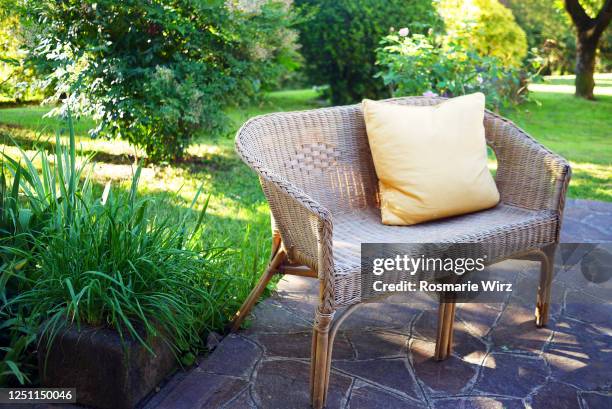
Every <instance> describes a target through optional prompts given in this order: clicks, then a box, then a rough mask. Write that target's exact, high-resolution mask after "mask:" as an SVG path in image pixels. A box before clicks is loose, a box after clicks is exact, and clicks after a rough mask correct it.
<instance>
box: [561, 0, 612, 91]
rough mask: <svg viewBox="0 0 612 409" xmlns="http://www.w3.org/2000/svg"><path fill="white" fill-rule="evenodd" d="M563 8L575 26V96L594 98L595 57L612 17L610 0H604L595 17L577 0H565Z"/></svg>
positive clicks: (611, 0) (611, 2) (611, 1)
mask: <svg viewBox="0 0 612 409" xmlns="http://www.w3.org/2000/svg"><path fill="white" fill-rule="evenodd" d="M565 9H566V10H567V12H568V13H569V15H570V17H571V19H572V22H573V23H574V26H575V27H576V96H578V97H582V98H586V99H595V98H594V96H593V88H595V80H594V79H593V74H594V73H595V57H596V55H597V46H598V43H599V39H600V38H601V35H602V34H603V32H604V30H605V29H606V27H607V26H608V24H610V20H611V19H612V0H606V1H605V3H604V5H603V6H602V8H601V9H600V10H599V12H598V13H597V15H596V16H595V17H591V16H589V15H588V14H587V12H586V11H585V9H584V7H583V6H582V5H581V4H580V1H579V0H565Z"/></svg>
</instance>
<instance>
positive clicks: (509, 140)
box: [236, 97, 561, 212]
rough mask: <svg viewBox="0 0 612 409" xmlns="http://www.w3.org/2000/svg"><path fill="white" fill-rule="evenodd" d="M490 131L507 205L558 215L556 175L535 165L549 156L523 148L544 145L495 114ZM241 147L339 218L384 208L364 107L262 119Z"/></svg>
mask: <svg viewBox="0 0 612 409" xmlns="http://www.w3.org/2000/svg"><path fill="white" fill-rule="evenodd" d="M442 100H443V99H442V98H428V97H406V98H397V99H392V100H389V102H392V103H397V104H404V105H407V104H411V105H434V104H437V103H440V102H441V101H442ZM484 125H485V130H486V137H487V143H488V144H489V146H491V147H492V148H493V150H494V151H495V154H496V155H497V158H498V160H499V161H500V162H503V166H502V164H501V163H500V167H499V168H498V171H497V176H496V183H497V185H498V188H499V189H500V192H501V196H502V201H504V202H506V203H508V204H516V205H518V206H521V207H525V208H533V209H541V208H549V209H554V208H555V207H556V202H557V200H558V198H559V195H560V194H561V191H560V188H561V186H560V185H559V184H558V183H556V180H555V179H554V178H552V177H551V176H552V175H554V174H555V172H552V173H551V172H541V171H540V169H537V168H536V167H534V166H533V164H534V163H539V162H541V161H540V159H541V158H539V156H549V155H551V154H550V152H549V151H548V150H546V149H539V150H533V155H536V156H537V157H534V156H532V155H531V154H530V153H529V150H525V149H522V148H521V146H529V145H533V146H535V145H537V146H540V144H538V143H537V142H536V141H534V140H533V139H532V138H530V137H529V136H528V135H526V134H525V133H523V132H522V131H521V130H520V129H518V128H516V127H515V126H513V125H512V123H510V122H509V121H507V120H505V119H503V118H501V117H499V116H497V115H494V114H492V113H490V112H487V113H486V115H485V121H484ZM236 146H237V149H238V151H239V152H240V154H241V156H242V157H243V159H244V160H245V161H246V162H247V163H248V164H249V165H250V166H251V167H253V168H254V169H255V170H257V171H258V172H259V173H260V174H262V170H263V171H265V169H268V170H270V171H271V172H272V173H274V174H276V175H280V176H281V177H282V178H284V179H285V180H286V181H288V182H290V183H291V184H293V185H295V186H297V187H298V188H300V189H301V190H303V191H304V192H305V193H306V194H308V195H309V196H311V197H312V198H313V199H315V200H317V201H318V202H319V203H320V204H321V205H323V206H325V207H327V208H328V209H330V210H331V211H333V212H340V211H350V210H351V209H355V208H362V207H366V206H375V205H377V200H378V199H377V197H378V194H377V192H378V186H377V185H378V184H377V179H376V173H375V171H374V165H373V162H372V157H371V153H370V148H369V145H368V139H367V135H366V131H365V123H364V120H363V115H362V112H361V107H360V105H351V106H343V107H332V108H323V109H316V110H310V111H301V112H286V113H276V114H270V115H264V116H261V117H257V118H254V119H252V120H250V121H249V122H247V123H246V124H245V125H244V126H243V128H242V129H241V130H240V132H239V134H238V138H237V141H236ZM551 157H552V156H551ZM551 166H553V165H551ZM525 179H529V180H531V181H532V182H533V183H531V184H530V185H529V186H527V188H526V187H525V184H524V183H522V182H521V181H523V180H525ZM519 182H521V183H519ZM551 193H552V194H551Z"/></svg>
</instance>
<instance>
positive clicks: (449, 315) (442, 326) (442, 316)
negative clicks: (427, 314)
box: [434, 301, 455, 361]
mask: <svg viewBox="0 0 612 409" xmlns="http://www.w3.org/2000/svg"><path fill="white" fill-rule="evenodd" d="M454 321H455V303H454V302H442V301H441V302H440V306H439V307H438V334H437V338H436V351H435V355H434V358H435V359H436V361H443V360H445V359H446V358H448V357H449V356H450V354H451V352H452V351H453V323H454Z"/></svg>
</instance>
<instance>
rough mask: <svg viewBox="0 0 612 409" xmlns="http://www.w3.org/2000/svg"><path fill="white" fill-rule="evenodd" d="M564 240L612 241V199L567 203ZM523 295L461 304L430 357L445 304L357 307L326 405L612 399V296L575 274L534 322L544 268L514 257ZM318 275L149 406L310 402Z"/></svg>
mask: <svg viewBox="0 0 612 409" xmlns="http://www.w3.org/2000/svg"><path fill="white" fill-rule="evenodd" d="M561 237H562V240H563V241H565V242H590V241H592V242H600V241H612V203H600V202H594V201H585V200H570V201H569V202H568V204H567V210H566V218H565V221H564V224H563V229H562V233H561ZM496 269H497V271H496V273H499V274H503V275H504V276H509V275H513V277H515V285H516V288H517V293H515V294H513V295H512V296H510V297H509V298H508V299H507V300H506V302H505V303H503V304H501V303H500V304H461V305H458V306H457V315H456V323H455V325H456V328H455V349H454V352H453V355H452V356H451V357H450V358H449V359H448V360H446V361H443V362H435V361H434V360H433V359H432V355H433V348H434V345H435V328H436V319H437V315H436V307H437V305H436V303H435V302H433V300H432V299H430V298H428V297H426V296H419V295H415V296H414V297H412V298H411V299H409V300H406V299H405V298H401V297H400V298H395V297H389V299H388V300H387V302H385V303H378V304H367V305H364V306H363V307H360V308H359V309H357V311H356V312H355V313H354V314H353V315H352V316H350V317H349V318H348V319H347V320H346V321H345V323H344V324H343V326H342V327H341V330H340V333H339V335H338V337H337V339H336V342H335V345H334V353H333V362H332V374H331V378H330V389H329V397H328V404H327V408H329V409H332V408H334V409H335V408H342V409H345V408H346V409H355V408H359V409H370V408H385V409H395V408H407V409H410V408H418V409H424V408H430V409H456V408H460V409H471V408H474V409H476V408H478V409H487V408H491V409H492V408H500V409H501V408H511V409H514V408H517V409H518V408H532V409H548V408H555V409H574V408H577V409H609V408H612V306H611V304H610V300H612V294H611V291H610V287H609V286H608V287H604V286H601V285H593V283H592V282H589V281H588V280H586V279H585V278H584V276H583V275H582V274H580V273H579V272H576V271H573V272H572V271H565V272H563V273H561V274H559V275H557V276H556V277H555V281H554V286H553V305H552V306H551V320H550V324H549V326H548V328H541V329H537V328H536V327H535V325H534V323H533V309H534V304H535V288H536V286H537V277H538V271H539V265H538V263H535V262H529V261H505V262H503V263H500V264H499V265H498V266H496ZM316 299H317V282H316V280H313V279H309V278H303V277H296V276H287V277H284V278H283V279H282V280H281V281H280V282H279V284H278V288H277V291H276V293H275V294H274V295H273V296H271V297H270V298H268V299H267V300H265V301H263V302H261V303H260V304H258V305H257V307H256V308H255V309H254V311H253V315H252V317H251V319H250V322H249V326H248V328H247V329H245V330H241V331H239V332H238V333H237V334H233V335H229V336H227V337H226V338H224V339H223V341H222V342H221V343H220V344H219V346H218V347H217V348H216V349H215V350H214V351H213V352H212V354H210V355H209V356H208V357H206V358H204V359H202V360H201V362H200V364H199V365H198V366H197V367H195V368H193V369H191V370H190V371H188V372H180V373H177V374H176V375H175V376H174V377H173V378H172V379H170V381H169V382H168V383H167V384H166V386H164V387H162V388H161V390H160V391H159V393H157V394H155V395H154V396H152V397H151V398H150V399H149V401H148V402H145V403H144V404H143V408H144V409H165V408H174V409H187V408H189V409H201V408H226V409H230V408H232V409H234V408H235V409H243V408H244V409H250V408H252V409H255V408H261V409H276V408H279V409H281V408H282V409H294V408H295V409H300V408H309V374H310V347H311V344H310V336H311V329H312V318H313V310H314V307H315V305H316Z"/></svg>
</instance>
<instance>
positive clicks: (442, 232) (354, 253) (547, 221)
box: [333, 204, 558, 307]
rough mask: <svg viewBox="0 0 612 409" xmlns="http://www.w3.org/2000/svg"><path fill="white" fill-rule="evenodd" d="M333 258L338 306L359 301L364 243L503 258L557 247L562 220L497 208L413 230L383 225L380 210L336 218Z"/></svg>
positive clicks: (502, 206)
mask: <svg viewBox="0 0 612 409" xmlns="http://www.w3.org/2000/svg"><path fill="white" fill-rule="evenodd" d="M333 220H334V232H333V237H334V240H333V256H334V271H335V280H334V281H335V285H334V294H335V297H334V298H335V303H336V306H337V307H340V306H345V305H350V304H354V303H356V302H359V301H360V285H359V284H358V283H359V282H360V281H361V275H360V272H361V243H449V242H450V243H460V242H464V243H482V242H485V243H503V244H504V245H503V249H504V251H506V252H507V254H505V256H511V255H512V254H514V253H516V252H517V251H519V250H526V249H529V248H535V247H538V246H541V245H543V244H549V243H552V242H554V238H555V237H556V229H557V221H558V216H557V214H556V213H555V212H552V211H533V210H528V209H523V208H520V207H515V206H509V205H505V204H499V205H498V206H496V207H494V208H492V209H488V210H484V211H480V212H476V213H471V214H466V215H462V216H457V217H451V218H447V219H442V220H436V221H432V222H427V223H421V224H416V225H413V226H387V225H384V224H382V223H381V218H380V211H379V209H375V208H369V209H361V210H356V211H354V212H352V213H341V214H334V216H333Z"/></svg>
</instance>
